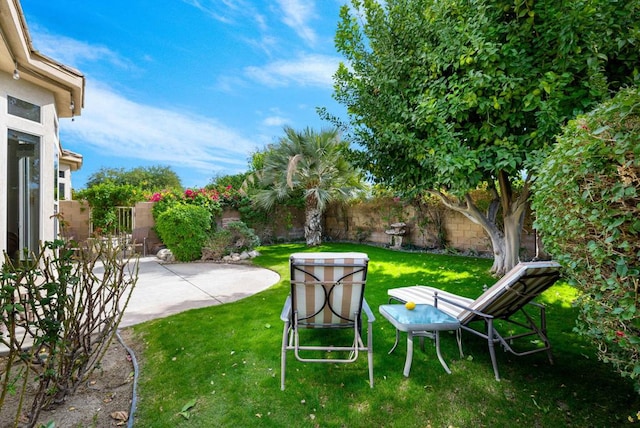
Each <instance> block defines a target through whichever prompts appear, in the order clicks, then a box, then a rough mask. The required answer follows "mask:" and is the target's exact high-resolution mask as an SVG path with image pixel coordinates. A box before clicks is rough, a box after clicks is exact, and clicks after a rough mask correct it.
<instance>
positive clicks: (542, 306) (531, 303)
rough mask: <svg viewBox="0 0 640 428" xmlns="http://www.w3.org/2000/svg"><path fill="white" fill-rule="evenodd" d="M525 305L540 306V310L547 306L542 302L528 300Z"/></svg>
mask: <svg viewBox="0 0 640 428" xmlns="http://www.w3.org/2000/svg"><path fill="white" fill-rule="evenodd" d="M527 305H532V306H536V307H538V308H540V309H541V310H545V309H546V308H547V307H546V306H545V305H543V304H542V303H538V302H529V303H527Z"/></svg>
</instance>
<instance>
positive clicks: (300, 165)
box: [252, 127, 362, 245]
mask: <svg viewBox="0 0 640 428" xmlns="http://www.w3.org/2000/svg"><path fill="white" fill-rule="evenodd" d="M284 131H285V136H284V137H282V138H281V139H280V141H279V142H278V144H275V145H272V146H269V147H267V149H266V150H265V151H264V152H263V155H259V156H257V157H258V158H259V159H260V162H259V165H260V166H261V169H259V170H258V171H256V172H255V177H257V187H258V190H257V191H256V193H254V194H253V195H252V198H253V201H254V203H255V204H256V205H257V206H259V207H261V208H264V209H267V210H268V209H271V208H273V207H274V205H275V204H276V203H278V202H284V201H286V200H287V199H290V198H295V197H302V198H303V199H304V202H305V215H306V219H305V238H306V241H307V245H319V244H320V243H321V242H322V223H321V221H322V213H323V212H324V210H325V208H326V206H327V204H328V203H329V202H332V201H339V200H345V199H347V198H349V197H350V196H352V195H353V194H354V191H356V190H357V189H360V188H361V187H362V183H361V180H360V178H361V177H360V174H359V172H358V171H357V170H356V169H355V168H354V167H353V166H352V165H351V164H350V162H349V161H348V160H347V154H348V150H349V147H348V144H347V143H345V142H343V141H341V140H340V133H339V132H338V130H337V129H329V130H323V131H321V132H319V133H318V132H316V131H314V130H312V129H310V128H306V129H305V130H303V131H301V132H298V131H295V130H294V129H293V128H291V127H285V128H284Z"/></svg>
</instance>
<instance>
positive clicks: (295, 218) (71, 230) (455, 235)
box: [60, 200, 536, 260]
mask: <svg viewBox="0 0 640 428" xmlns="http://www.w3.org/2000/svg"><path fill="white" fill-rule="evenodd" d="M152 207H153V202H139V203H137V204H136V206H135V220H134V224H135V228H136V229H137V228H147V229H149V230H150V236H149V237H150V239H151V240H152V241H153V240H155V241H157V244H159V243H160V242H159V239H158V238H157V235H155V233H154V232H153V226H154V225H155V222H154V220H153V215H152V212H151V209H152ZM60 214H61V218H62V221H63V222H64V225H65V227H64V229H63V235H64V236H65V237H66V238H72V239H75V240H77V241H79V242H82V241H84V240H86V239H87V238H89V237H90V209H89V207H88V205H87V203H86V202H84V201H76V200H73V201H60ZM428 214H429V213H426V214H425V212H424V210H422V211H421V209H420V208H416V207H414V206H411V205H403V204H400V203H396V202H393V201H388V202H387V203H382V204H381V203H380V202H379V201H378V202H371V203H369V202H360V203H357V204H353V205H344V204H333V205H331V206H329V207H328V208H327V210H326V211H325V215H324V224H323V235H324V236H325V237H326V239H329V240H332V241H355V242H362V243H372V244H377V245H385V244H390V243H391V236H390V235H388V234H386V233H385V231H386V230H388V229H390V225H391V224H392V223H397V222H403V223H406V225H407V226H406V234H405V235H404V236H403V237H402V244H403V245H412V246H416V247H424V248H436V247H437V246H438V245H437V244H438V239H437V235H438V227H437V226H436V225H435V223H436V222H435V221H433V220H432V217H430V216H429V215H428ZM438 214H439V216H438V217H437V218H438V219H439V222H440V224H441V229H442V230H443V231H444V235H443V236H444V237H445V239H446V246H447V247H448V248H453V249H456V250H458V251H470V252H476V253H487V252H490V251H491V243H490V240H489V237H488V236H487V235H486V234H485V232H484V230H483V229H482V227H480V226H479V225H478V224H476V223H474V222H472V221H471V220H469V219H468V218H466V217H465V216H463V215H462V214H459V213H457V212H454V211H452V210H448V209H444V208H441V211H440V212H439V213H438ZM529 216H530V215H529ZM529 216H528V217H529ZM271 218H272V219H273V220H274V222H273V223H272V224H269V225H266V226H253V227H254V229H255V230H256V234H257V235H258V236H260V238H261V240H262V242H263V243H266V244H268V243H272V242H282V241H294V240H301V239H304V219H305V216H304V211H303V210H302V209H296V208H291V209H289V212H288V213H287V214H286V215H281V213H278V215H274V216H272V217H271ZM239 219H240V213H239V212H238V211H235V210H225V211H224V212H223V214H222V217H221V218H219V219H218V226H219V227H223V226H224V225H225V224H226V223H228V222H229V221H233V220H239ZM527 224H531V221H530V220H529V219H526V220H525V225H527ZM535 255H536V235H535V233H534V231H533V229H532V228H531V227H527V226H525V228H524V230H523V234H522V243H521V258H522V259H523V260H528V259H531V258H533V257H534V256H535Z"/></svg>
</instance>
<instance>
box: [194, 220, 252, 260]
mask: <svg viewBox="0 0 640 428" xmlns="http://www.w3.org/2000/svg"><path fill="white" fill-rule="evenodd" d="M258 245H260V239H259V238H258V237H257V236H256V234H255V233H254V231H253V229H250V228H249V227H247V225H246V224H245V223H243V222H241V221H234V222H230V223H229V224H228V225H227V226H226V228H224V229H221V230H218V231H216V232H215V233H213V234H212V235H211V237H210V238H209V239H208V241H207V242H206V244H205V246H204V248H203V249H202V254H203V257H202V258H204V259H208V260H218V259H221V258H222V257H224V256H226V255H228V254H231V253H237V252H241V251H250V250H253V249H254V248H255V247H257V246H258Z"/></svg>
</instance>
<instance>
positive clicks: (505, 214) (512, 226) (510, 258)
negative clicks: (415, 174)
mask: <svg viewBox="0 0 640 428" xmlns="http://www.w3.org/2000/svg"><path fill="white" fill-rule="evenodd" d="M499 182H500V194H498V193H497V192H495V197H496V200H495V201H496V202H498V201H499V203H500V205H501V207H502V223H503V224H504V231H502V230H500V228H499V227H498V225H497V222H496V221H495V220H496V217H497V216H496V215H495V210H494V208H495V204H494V203H492V204H491V205H490V207H489V210H488V211H487V213H486V214H485V213H483V212H481V211H480V209H479V208H478V207H477V205H476V204H475V202H474V201H473V199H472V198H471V196H470V195H469V194H467V195H465V198H464V201H458V202H456V201H453V200H451V199H450V198H449V197H448V196H447V195H445V194H443V193H441V192H437V191H431V192H430V193H431V194H433V195H436V196H438V198H439V199H440V200H441V201H442V203H443V204H444V205H445V206H446V207H448V208H450V209H452V210H454V211H457V212H459V213H461V214H463V215H464V216H465V217H467V218H468V219H469V220H471V221H472V222H474V223H476V224H479V225H480V226H482V228H483V229H484V230H485V232H486V233H487V235H488V236H489V239H490V240H491V247H492V249H493V266H492V267H491V273H493V274H494V275H496V276H503V275H504V274H505V273H507V272H508V271H509V270H511V268H513V267H514V266H515V265H516V264H518V262H519V261H520V238H521V232H522V223H523V219H524V212H525V208H526V207H527V203H528V199H529V181H528V180H527V181H526V182H525V186H524V188H523V189H522V191H521V192H520V194H519V195H518V197H517V198H516V199H515V200H514V199H513V195H512V192H511V187H510V183H509V181H508V177H507V176H506V175H502V176H501V177H500V179H499Z"/></svg>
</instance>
